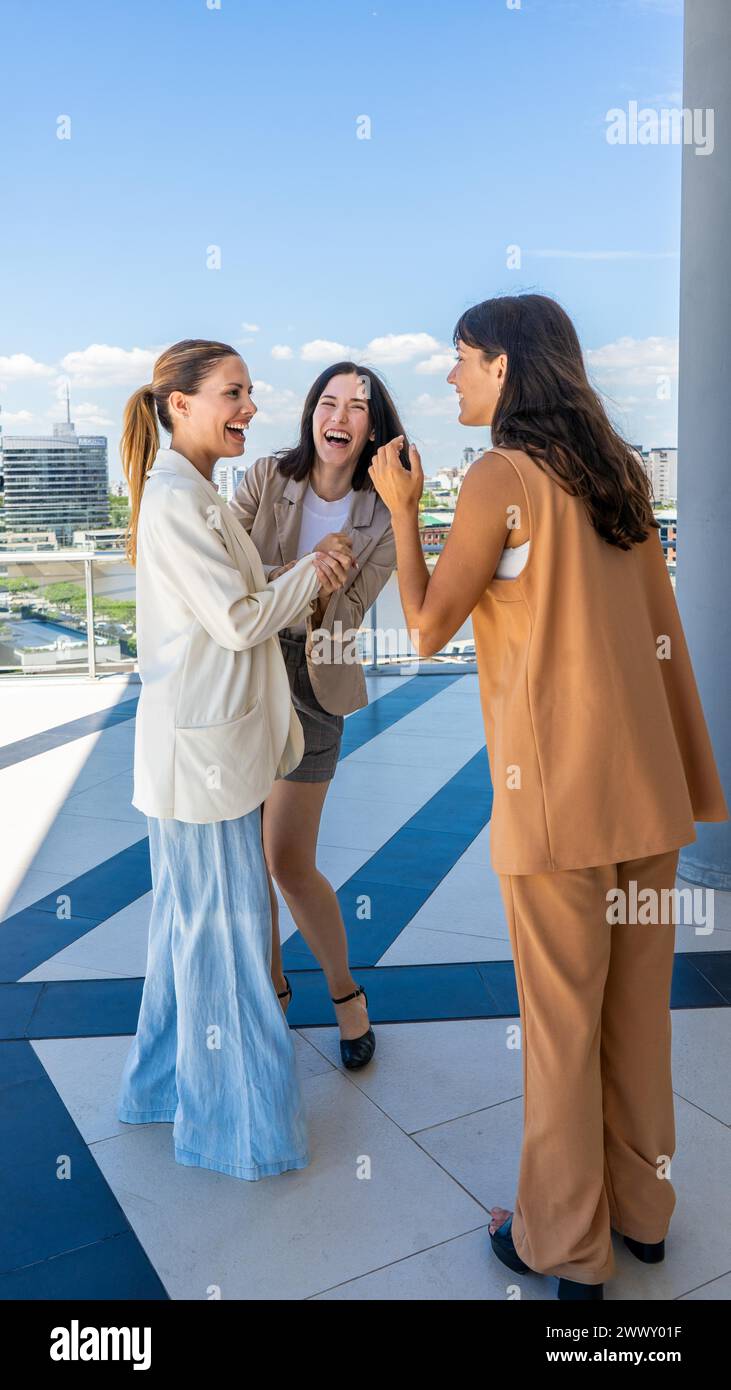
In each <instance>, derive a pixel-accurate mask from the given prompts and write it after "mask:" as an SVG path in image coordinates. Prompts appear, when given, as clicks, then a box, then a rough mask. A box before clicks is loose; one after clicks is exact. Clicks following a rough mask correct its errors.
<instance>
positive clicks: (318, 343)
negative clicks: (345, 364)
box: [300, 338, 358, 365]
mask: <svg viewBox="0 0 731 1390" xmlns="http://www.w3.org/2000/svg"><path fill="white" fill-rule="evenodd" d="M357 356H358V349H357V348H351V347H346V346H345V344H344V343H334V342H332V341H331V339H329V338H313V339H312V341H311V342H309V343H303V344H302V347H301V348H300V357H301V358H302V361H303V362H322V363H323V365H324V364H326V363H328V362H337V361H339V360H340V361H342V360H343V359H348V360H350V359H351V358H356V357H357Z"/></svg>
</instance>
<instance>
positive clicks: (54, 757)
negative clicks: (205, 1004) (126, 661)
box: [0, 674, 731, 1300]
mask: <svg viewBox="0 0 731 1390" xmlns="http://www.w3.org/2000/svg"><path fill="white" fill-rule="evenodd" d="M137 692H138V687H137V686H136V685H135V684H134V683H132V684H129V683H127V682H125V681H124V680H122V679H121V678H119V679H118V678H115V679H109V680H105V681H102V682H99V683H98V684H95V685H91V684H88V683H86V682H83V681H71V682H69V683H62V684H58V683H51V682H42V683H38V684H36V683H35V682H27V683H23V684H22V685H21V684H18V683H11V684H8V685H7V687H5V688H4V689H3V702H4V708H5V711H6V714H5V718H4V721H3V732H2V735H1V737H2V740H3V743H4V745H5V758H4V760H3V758H2V757H0V835H1V843H2V846H3V858H2V866H1V867H0V918H2V923H1V924H0V964H2V966H3V973H2V976H1V978H2V980H4V981H5V982H6V983H5V984H2V985H0V997H2V1000H3V1009H2V1021H3V1023H4V1029H3V1038H4V1039H6V1040H5V1041H2V1042H0V1116H1V1117H2V1118H1V1124H2V1131H1V1133H0V1167H2V1169H3V1174H4V1177H5V1195H6V1198H8V1197H9V1198H10V1199H11V1200H10V1201H9V1202H6V1210H7V1211H8V1212H9V1219H8V1221H7V1223H6V1228H5V1231H4V1236H3V1237H2V1238H0V1247H1V1248H2V1255H3V1262H2V1267H1V1268H0V1297H5V1298H19V1297H31V1298H40V1297H42V1298H62V1297H67V1296H83V1295H86V1296H91V1297H97V1298H99V1297H101V1298H104V1297H120V1296H121V1297H127V1298H142V1297H151V1298H165V1297H170V1298H173V1299H186V1298H187V1299H206V1298H210V1297H211V1290H212V1289H220V1292H221V1296H222V1297H224V1298H227V1299H237V1298H251V1297H253V1298H284V1299H307V1298H321V1299H382V1298H387V1299H406V1300H414V1299H423V1298H425V1299H474V1298H485V1299H490V1300H502V1299H505V1297H506V1290H507V1287H508V1285H509V1284H512V1283H514V1282H515V1276H509V1275H508V1272H507V1271H506V1270H504V1268H503V1267H502V1266H501V1265H499V1264H498V1263H497V1262H496V1261H495V1259H494V1257H492V1256H491V1254H490V1253H489V1242H488V1240H487V1236H486V1225H487V1220H488V1216H487V1208H488V1207H489V1206H490V1205H493V1204H496V1203H499V1204H501V1205H505V1206H507V1207H508V1208H509V1207H511V1206H512V1202H513V1198H514V1194H515V1185H516V1179H517V1173H518V1163H519V1157H520V1137H521V1116H522V1080H521V1063H520V1053H519V1052H516V1051H513V1050H511V1049H509V1048H507V1047H506V1045H505V1028H506V1023H507V1022H508V1021H509V1020H510V1018H514V1016H515V1012H516V1005H515V993H514V984H513V981H512V966H511V952H510V942H509V938H508V932H507V926H506V923H505V919H504V916H503V911H502V904H501V899H500V895H499V891H498V885H497V880H496V878H495V876H494V874H493V873H492V871H491V868H490V864H489V814H490V788H489V780H488V778H487V773H486V760H485V756H484V736H483V729H482V721H481V714H480V706H479V699H478V692H477V678H476V677H475V676H474V675H459V674H457V675H454V674H443V675H440V676H437V677H432V676H428V675H423V676H419V677H416V678H412V679H409V678H408V677H403V678H400V677H377V678H369V696H370V704H369V707H368V709H367V710H364V711H358V712H357V713H356V715H354V716H351V717H349V718H348V719H347V720H346V736H345V740H344V745H343V756H342V758H341V762H340V764H339V767H338V771H337V774H336V777H335V780H334V783H333V786H332V789H331V791H330V793H329V796H328V799H327V802H326V805H325V810H324V814H323V821H322V833H321V839H320V846H319V853H318V861H319V864H320V867H321V869H322V871H323V872H324V873H325V874H326V875H327V876H328V877H329V878H330V880H331V882H332V883H333V885H334V886H335V887H336V888H338V889H340V891H341V902H343V903H345V902H346V901H347V895H348V894H351V893H355V891H357V890H358V888H362V886H363V884H366V885H367V886H368V891H370V892H371V893H372V894H373V895H374V898H375V899H376V900H377V902H378V905H379V910H378V913H377V914H374V919H375V920H377V921H378V923H379V926H378V928H376V927H375V925H373V924H371V925H369V926H366V927H362V928H359V929H358V930H357V931H354V960H357V964H358V966H359V967H360V975H361V977H362V978H363V979H364V982H365V979H366V977H367V979H368V986H367V987H368V990H369V997H370V999H371V1005H372V1009H371V1012H372V1014H373V1016H374V1019H376V1018H380V1019H390V1020H393V1021H389V1022H380V1023H377V1030H378V1050H377V1053H376V1057H375V1059H374V1061H373V1063H372V1064H371V1065H370V1066H369V1067H368V1068H366V1069H365V1070H364V1071H362V1072H356V1073H346V1072H344V1071H343V1070H342V1068H341V1067H340V1065H339V1058H338V1050H337V1033H336V1031H335V1029H334V1028H333V1027H331V1026H323V1025H325V1024H327V1021H328V1019H329V1018H330V1017H331V1015H330V1013H329V1010H328V1005H327V1000H326V998H325V997H324V994H323V991H322V989H321V985H320V981H321V977H320V976H319V975H314V974H302V975H300V977H299V978H298V979H296V980H295V995H296V998H295V1000H293V1004H292V1008H291V1014H290V1017H291V1019H292V1021H293V1023H294V1024H296V1025H297V1031H296V1033H295V1037H296V1047H297V1057H298V1066H299V1068H300V1072H301V1076H302V1082H303V1089H304V1094H305V1099H306V1104H307V1108H308V1114H309V1126H310V1139H311V1151H312V1162H311V1165H310V1167H309V1168H307V1169H305V1170H302V1171H300V1172H292V1173H287V1174H284V1175H282V1176H281V1177H277V1178H270V1179H266V1180H263V1181H261V1182H258V1183H244V1182H238V1181H237V1180H236V1179H233V1178H228V1177H226V1176H224V1175H222V1174H218V1173H213V1172H210V1171H206V1170H203V1169H192V1168H184V1167H181V1166H180V1165H177V1164H176V1163H175V1162H174V1160H173V1156H172V1138H171V1128H172V1127H171V1126H170V1125H165V1124H158V1125H149V1126H140V1127H135V1128H131V1127H128V1126H124V1125H122V1124H120V1123H119V1121H118V1120H117V1117H116V1095H117V1089H118V1084H119V1077H120V1073H121V1069H122V1065H123V1062H124V1058H125V1056H126V1054H127V1051H128V1048H129V1041H130V1034H131V1033H132V1031H133V1029H134V1019H135V1017H136V1008H137V1004H138V1002H139V981H140V979H141V977H142V976H143V975H144V970H145V959H146V942H147V923H148V915H149V901H150V895H149V892H148V884H147V883H146V881H145V872H146V870H145V862H146V861H145V855H146V849H145V844H144V841H145V836H146V829H147V827H146V822H145V819H144V817H142V816H140V815H139V813H138V812H136V811H135V810H134V808H133V807H131V806H130V795H131V768H132V756H133V739H134V722H133V719H131V718H129V714H130V712H131V711H130V709H129V708H128V706H127V703H126V702H129V701H130V700H134V698H135V696H136V694H137ZM122 704H124V705H125V709H124V710H122V709H120V706H121V705H122ZM115 708H116V710H117V714H116V715H115V713H114V711H115ZM105 710H106V711H108V716H105V717H104V718H100V711H105ZM107 719H108V722H106V726H105V727H102V726H103V725H104V724H105V720H107ZM49 725H50V726H52V728H53V729H54V730H55V733H53V735H52V736H51V737H50V738H49V737H48V730H49ZM1 753H2V748H1V747H0V754H1ZM394 837H395V838H394ZM135 845H138V846H139V849H135ZM117 855H118V856H120V858H119V859H118V860H116V861H113V864H112V866H111V867H110V865H109V863H108V861H110V860H113V856H117ZM104 866H106V867H104ZM115 866H116V867H115ZM678 886H679V887H682V886H683V885H682V883H681V882H679V885H678ZM64 892H65V893H66V894H67V895H68V896H69V897H70V899H71V912H72V920H71V921H70V922H66V923H65V924H63V932H64V934H63V935H62V934H61V927H60V926H59V929H58V933H57V935H56V936H54V930H55V928H54V925H53V924H54V923H55V920H56V919H55V916H54V912H55V904H56V897H57V895H58V894H59V893H64ZM730 898H731V895H729V894H722V893H717V894H716V895H715V925H714V930H713V932H712V933H710V934H708V935H702V934H698V933H696V932H694V930H693V928H691V927H685V926H679V927H678V929H677V937H676V946H677V950H678V951H679V952H682V953H686V954H684V955H683V956H682V958H679V962H678V964H679V974H678V990H679V993H678V999H679V1000H681V1001H682V1006H681V1007H675V1008H674V1010H673V1016H672V1017H673V1047H674V1084H675V1091H676V1117H677V1130H678V1145H677V1151H676V1155H675V1157H674V1159H673V1172H672V1177H673V1184H674V1186H675V1189H676V1192H677V1198H678V1200H677V1207H676V1213H675V1216H674V1220H673V1226H672V1233H671V1238H670V1239H669V1241H668V1251H667V1257H666V1260H665V1262H664V1264H662V1265H660V1266H650V1267H644V1266H641V1265H639V1264H637V1262H636V1261H634V1260H633V1259H632V1257H631V1256H630V1255H629V1254H628V1253H627V1252H626V1251H625V1250H624V1248H623V1247H622V1245H621V1243H620V1242H617V1245H616V1257H617V1276H616V1278H615V1279H614V1280H613V1281H612V1282H611V1284H609V1285H607V1288H606V1291H605V1296H606V1297H608V1298H613V1299H624V1298H637V1299H683V1298H687V1299H698V1298H709V1299H719V1300H721V1299H727V1298H728V1297H729V1295H730V1294H731V1233H730V1232H731V1225H730V1223H729V1219H728V1216H729V1212H728V1207H729V1197H728V1180H727V1175H728V1171H729V1148H730V1143H731V1141H730V1139H729V1129H728V1126H729V1123H730V1122H731V1101H730V1099H729V1089H728V1080H727V1070H728V1068H727V1063H726V1058H727V1055H728V1038H729V1020H730V1019H731V1012H730V1011H729V1009H728V1008H727V1007H726V1002H725V1001H726V999H728V997H729V995H728V989H727V985H726V983H725V976H724V974H723V973H722V971H721V966H723V967H724V971H726V970H727V962H728V956H727V955H724V954H723V953H727V952H729V951H731V903H730V902H729V899H730ZM75 914H78V916H76V915H75ZM280 922H281V929H282V936H283V938H284V939H286V943H287V944H286V947H285V953H286V952H287V951H289V952H290V966H291V968H293V969H295V970H296V969H297V968H300V969H303V968H304V969H307V967H308V966H310V965H311V964H312V961H311V958H310V960H309V961H308V959H307V957H308V953H307V952H306V949H303V944H302V943H301V939H300V938H299V935H298V934H297V933H296V932H295V927H294V923H293V922H292V920H291V917H290V915H289V913H288V911H287V909H286V907H285V905H284V903H283V902H282V901H281V899H280ZM34 934H35V935H34ZM34 939H35V940H36V942H37V943H41V944H40V946H39V948H38V949H37V950H36V951H35V954H33V951H32V949H31V950H30V955H29V948H32V943H33V940H34ZM718 953H721V954H718ZM29 959H32V960H33V966H32V968H30V969H28V968H27V966H26V967H25V968H23V967H22V966H21V968H19V969H18V970H17V971H15V973H13V971H12V968H11V967H12V965H13V962H15V963H18V962H23V961H27V960H29ZM485 963H487V964H485ZM681 967H682V968H681ZM288 968H289V967H288ZM356 974H358V971H356ZM18 980H20V981H22V983H20V984H13V983H12V982H13V981H18ZM63 981H68V982H71V983H69V985H68V989H64V988H63V986H62V985H61V983H60V982H63ZM94 982H105V983H96V984H95V983H94ZM59 991H60V992H59ZM298 1011H299V1012H298ZM407 1020H416V1021H407ZM436 1020H439V1021H436ZM64 1156H65V1157H64ZM59 1165H60V1166H61V1168H62V1169H64V1172H63V1173H62V1174H61V1176H65V1165H68V1168H69V1173H70V1177H69V1181H68V1182H59V1181H58V1177H57V1170H58V1167H59ZM183 1211H184V1212H185V1219H184V1220H183V1219H181V1213H182V1212H183ZM699 1232H702V1233H703V1236H702V1239H701V1237H700V1235H699ZM520 1283H521V1296H522V1297H523V1298H525V1299H546V1298H549V1299H551V1298H553V1297H554V1292H555V1281H552V1280H549V1279H544V1278H541V1277H538V1276H532V1277H528V1278H524V1279H522V1280H521V1281H520Z"/></svg>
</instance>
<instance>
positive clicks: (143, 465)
mask: <svg viewBox="0 0 731 1390" xmlns="http://www.w3.org/2000/svg"><path fill="white" fill-rule="evenodd" d="M251 391H252V387H251V380H250V377H249V372H248V369H247V367H246V364H245V363H244V362H243V361H242V360H241V358H240V357H239V355H238V353H237V352H236V351H235V349H234V348H232V347H229V346H228V345H227V344H225V343H218V342H207V341H201V340H197V339H194V340H186V341H184V342H180V343H176V344H175V345H174V346H173V347H171V348H169V349H168V350H167V351H166V352H164V353H162V355H161V356H160V357H159V358H158V359H157V361H156V363H155V367H154V371H153V378H152V381H151V383H150V384H149V385H148V386H142V387H140V388H139V390H137V391H135V392H134V394H133V395H132V396H131V397H130V399H129V401H128V403H127V407H126V410H125V418H124V431H123V435H122V442H121V451H122V459H123V464H124V471H125V476H126V478H127V482H128V484H129V491H130V501H131V519H130V528H129V538H128V553H129V557H130V559H131V561H132V563H133V564H136V571H137V573H136V579H137V641H138V654H139V671H140V677H141V681H142V693H141V696H140V702H139V707H138V712H137V722H136V735H135V759H134V795H133V805H134V806H136V807H137V808H138V809H139V810H140V811H142V812H144V814H146V815H147V817H148V823H149V835H150V859H151V866H152V885H153V899H152V913H151V918H150V928H149V943H148V958H147V973H146V976H145V984H144V989H143V994H142V1003H141V1007H140V1014H139V1021H138V1027H137V1034H136V1036H135V1038H134V1041H133V1043H132V1046H131V1048H130V1052H129V1055H128V1057H127V1060H126V1063H125V1067H124V1073H123V1077H122V1083H121V1090H120V1095H119V1104H118V1115H119V1118H120V1120H122V1121H123V1122H124V1123H125V1124H149V1123H152V1122H155V1121H167V1122H172V1123H173V1141H174V1154H175V1159H176V1161H177V1162H178V1163H181V1164H185V1165H188V1166H191V1167H200V1168H210V1169H214V1170H216V1171H218V1172H221V1173H228V1174H230V1175H232V1176H233V1177H237V1178H242V1179H247V1180H256V1179H258V1178H262V1177H266V1176H269V1175H272V1174H275V1173H281V1172H284V1171H285V1170H287V1169H290V1168H303V1167H305V1166H306V1165H307V1164H308V1162H309V1154H308V1148H307V1133H306V1123H305V1117H304V1112H303V1108H302V1100H301V1095H300V1091H299V1086H298V1080H297V1076H296V1072H295V1063H294V1050H293V1044H292V1039H291V1036H290V1032H289V1029H288V1027H287V1024H286V1021H285V1019H284V1018H283V1016H282V1011H281V1008H280V1005H279V1003H278V1002H277V997H276V993H275V991H274V989H273V987H272V981H271V973H270V970H271V909H270V901H269V887H268V880H267V872H266V865H265V862H264V855H263V849H262V842H261V805H262V803H263V801H264V800H265V798H266V797H267V796H268V795H269V793H270V791H271V788H272V785H273V783H274V781H275V779H276V778H277V777H282V776H286V774H287V773H288V772H291V771H292V769H293V768H294V767H296V765H297V763H298V762H299V760H300V758H301V757H302V753H303V749H304V740H303V736H302V729H301V726H300V723H299V720H298V718H297V715H296V712H295V710H294V708H293V705H292V701H291V698H290V693H289V683H288V680H287V673H286V670H285V667H284V662H283V660H282V654H281V650H280V647H279V643H278V641H277V632H278V631H279V629H280V627H282V626H283V625H284V624H286V623H290V622H295V621H297V620H298V619H299V618H301V617H302V616H303V615H304V614H306V613H309V612H310V610H311V608H312V605H313V603H314V602H315V601H316V599H317V597H318V596H319V595H320V594H325V595H330V594H331V593H333V592H334V591H335V589H336V588H337V587H338V586H339V585H340V584H342V583H343V581H344V579H345V576H346V573H347V566H346V564H345V563H344V562H343V560H342V559H340V558H339V557H338V556H337V555H334V556H331V555H325V554H322V553H321V554H318V555H315V554H314V553H310V554H307V555H304V556H302V557H301V558H300V560H299V561H298V563H297V564H296V565H294V566H292V568H291V569H290V570H289V571H288V572H287V573H286V574H283V575H282V576H281V577H280V578H278V579H274V580H269V581H267V579H266V578H265V575H264V572H263V570H262V567H261V562H260V560H259V556H258V554H257V552H256V549H255V547H254V546H253V544H252V543H251V541H250V540H249V539H248V537H247V536H246V535H245V533H244V532H243V530H242V528H241V527H240V526H239V525H238V523H237V522H236V521H235V520H234V519H233V517H232V516H231V514H230V512H229V511H228V509H227V508H226V507H225V506H223V505H222V504H221V499H220V498H219V495H218V490H217V488H216V487H215V486H214V484H213V483H212V481H211V477H212V472H213V467H214V464H215V463H216V461H217V460H218V459H220V458H239V457H240V456H241V455H242V454H243V452H244V434H245V431H246V430H247V429H248V426H249V424H250V422H251V420H252V418H253V416H254V414H255V413H256V406H255V405H254V402H253V400H252V396H251ZM158 422H159V424H161V425H162V426H163V428H164V429H165V430H167V431H168V432H169V434H170V435H171V443H170V448H160V441H159V432H158Z"/></svg>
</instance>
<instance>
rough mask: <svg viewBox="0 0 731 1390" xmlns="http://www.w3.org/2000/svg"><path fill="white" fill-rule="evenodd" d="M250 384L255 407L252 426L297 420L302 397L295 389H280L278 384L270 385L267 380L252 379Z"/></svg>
mask: <svg viewBox="0 0 731 1390" xmlns="http://www.w3.org/2000/svg"><path fill="white" fill-rule="evenodd" d="M252 385H253V387H254V402H255V404H256V407H257V413H256V416H255V418H254V428H256V425H257V424H261V425H288V424H291V422H292V421H293V420H299V417H300V413H301V410H302V398H301V397H300V396H298V395H297V392H296V391H289V390H281V389H280V388H279V387H278V386H271V385H270V383H269V382H268V381H254V382H253V383H252Z"/></svg>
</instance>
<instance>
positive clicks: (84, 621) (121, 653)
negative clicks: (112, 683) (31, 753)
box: [0, 549, 476, 678]
mask: <svg viewBox="0 0 731 1390" xmlns="http://www.w3.org/2000/svg"><path fill="white" fill-rule="evenodd" d="M353 651H354V656H355V659H356V660H358V661H360V662H361V663H362V665H363V666H364V668H365V669H366V671H368V672H374V671H379V672H383V673H384V674H385V673H386V672H389V673H393V674H400V673H401V672H404V673H408V674H418V672H419V669H420V668H421V667H423V666H425V665H428V666H429V668H430V669H432V670H433V669H434V666H435V665H437V666H442V665H445V664H447V665H451V666H457V667H458V668H459V669H464V670H465V671H469V670H475V669H476V667H475V651H474V641H473V636H472V626H471V622H470V620H469V619H468V620H467V622H466V623H465V624H464V626H463V627H462V628H461V629H460V631H459V633H457V634H456V635H455V637H454V638H453V639H452V640H451V641H450V642H448V643H447V644H446V645H445V647H444V648H443V650H442V651H441V652H439V653H437V654H436V655H435V656H433V657H430V658H428V661H427V660H426V659H425V658H420V657H418V656H417V654H416V652H415V651H414V647H413V645H412V643H411V641H410V638H409V633H408V630H407V628H406V625H405V620H404V615H403V611H402V608H401V602H400V599H399V591H398V579H397V576H396V574H395V573H394V574H392V575H391V578H390V579H389V580H388V583H387V584H386V585H385V587H384V588H383V589H382V591H381V593H380V594H379V596H378V599H377V601H376V602H375V603H374V604H373V606H372V607H371V608H370V609H369V611H368V612H367V613H366V614H365V617H364V620H363V623H362V625H361V628H360V630H359V632H358V635H357V638H356V640H355V644H354V647H353V644H351V652H353ZM136 657H137V635H136V613H135V575H134V570H133V568H132V566H131V565H130V564H129V561H128V560H127V558H126V556H125V554H124V551H122V550H103V551H101V550H95V551H82V550H74V549H67V550H47V551H46V550H37V551H28V550H19V551H9V550H0V677H2V676H34V675H43V676H48V675H58V676H66V675H74V674H76V675H78V674H82V675H85V676H89V677H92V678H93V677H97V676H101V675H106V674H109V673H111V672H115V671H130V670H134V669H135V665H136ZM351 659H352V657H351Z"/></svg>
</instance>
